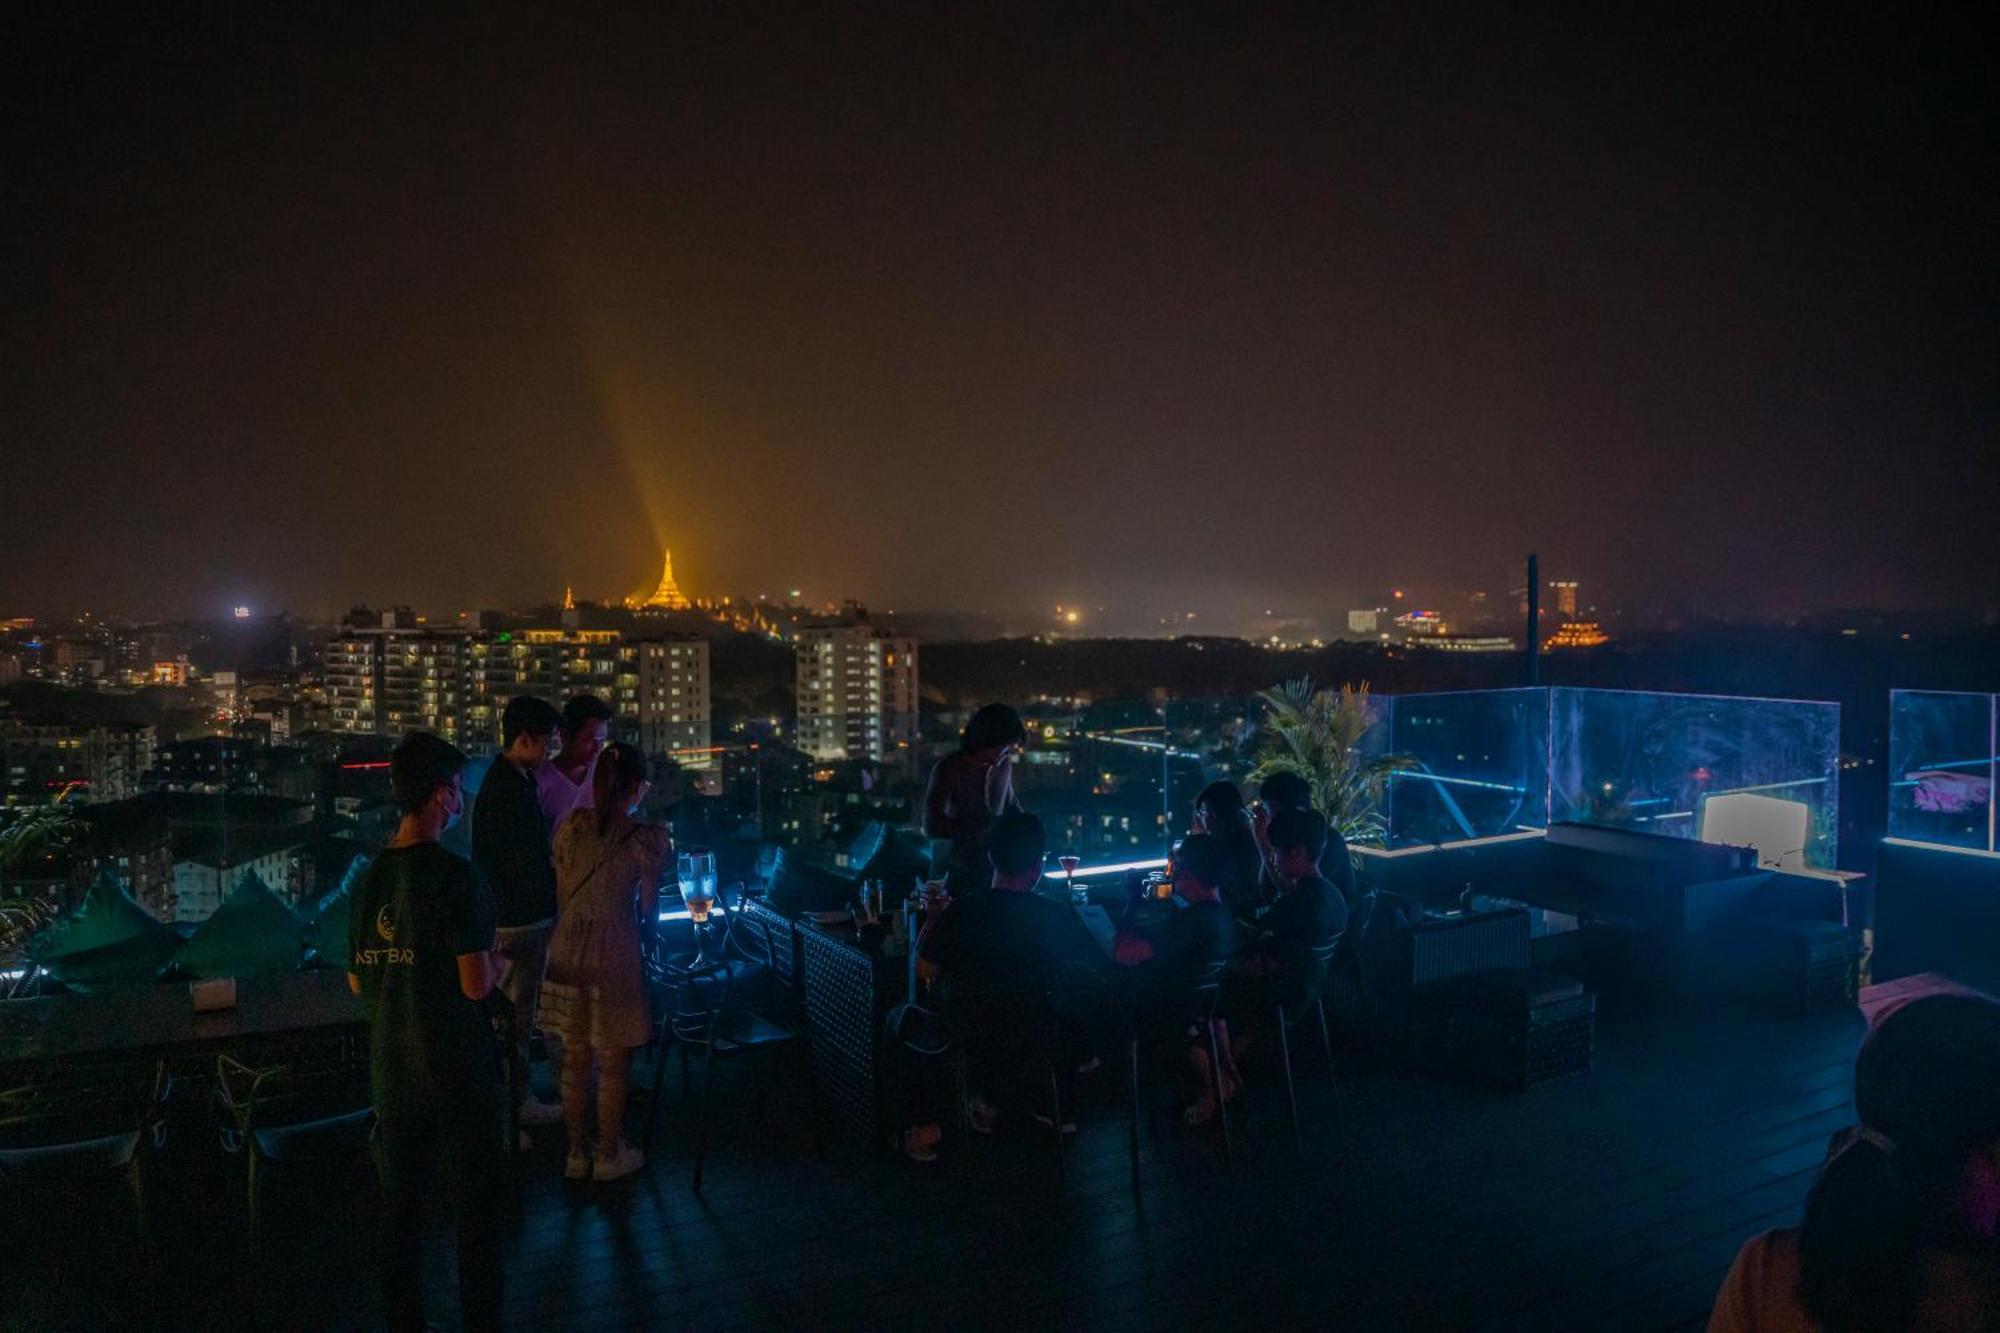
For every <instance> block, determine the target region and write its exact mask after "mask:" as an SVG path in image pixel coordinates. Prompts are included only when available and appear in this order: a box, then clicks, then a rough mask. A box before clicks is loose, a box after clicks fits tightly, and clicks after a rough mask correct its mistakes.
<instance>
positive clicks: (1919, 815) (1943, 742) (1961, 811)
mask: <svg viewBox="0 0 2000 1333" xmlns="http://www.w3.org/2000/svg"><path fill="white" fill-rule="evenodd" d="M1996 700H2000V696H1995V695H1991V694H1957V693H1944V692H1940V691H1933V690H1893V691H1891V692H1890V695H1889V824H1888V826H1889V836H1890V837H1893V838H1904V839H1907V840H1909V841H1912V842H1926V843H1933V844H1936V845H1938V846H1944V847H1963V848H1966V849H1969V850H1972V851H1989V852H1990V851H1994V850H2000V849H1996V847H1995V843H1994V815H1993V784H1994V778H1995V776H1996V773H1995V766H1996V760H1995V757H1994V756H1995V754H1996V752H2000V746H1996V745H1995V744H1994V740H1995V705H1996Z"/></svg>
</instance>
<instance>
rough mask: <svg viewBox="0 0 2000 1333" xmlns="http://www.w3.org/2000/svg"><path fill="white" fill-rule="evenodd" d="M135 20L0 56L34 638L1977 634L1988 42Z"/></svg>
mask: <svg viewBox="0 0 2000 1333" xmlns="http://www.w3.org/2000/svg"><path fill="white" fill-rule="evenodd" d="M136 8H137V7H129V6H120V7H106V8H104V9H102V10H99V11H96V12H93V7H91V6H86V5H81V4H73V5H51V6H46V7H29V6H25V5H21V6H8V7H7V12H6V14H5V16H4V17H0V46H4V48H5V50H6V51H7V53H8V54H6V55H4V56H0V61H4V62H5V63H6V68H4V69H0V74H4V75H5V76H6V78H7V82H8V84H9V85H10V89H11V91H12V92H13V94H14V96H13V98H12V105H13V106H14V108H15V110H14V111H13V112H12V114H10V115H9V117H8V126H9V128H8V129H7V131H6V134H7V138H8V151H7V162H8V166H7V168H6V169H5V170H4V172H0V208H4V218H0V234H4V236H5V237H6V255H7V259H6V266H5V267H6V276H5V278H4V282H5V284H6V286H5V288H4V294H5V306H6V314H5V316H4V328H5V340H4V342H0V353H4V363H5V368H4V370H0V393H4V396H5V409H6V410H5V411H4V412H0V431H4V449H5V451H6V459H7V484H6V486H5V488H4V490H3V491H0V614H19V613H22V612H28V613H40V614H45V615H46V614H58V613H65V612H72V611H75V610H78V609H82V608H91V609H94V610H99V611H123V612H137V613H144V612H157V613H161V614H188V613H212V612H214V611H216V610H219V609H220V608H223V607H226V606H228V605H230V604H232V603H235V602H249V603H252V604H253V605H256V606H258V607H260V608H263V609H276V608H279V607H289V608H291V609H292V610H294V611H295V612H324V611H329V610H334V609H338V608H341V607H344V606H346V605H348V604H349V603H351V602H353V601H356V600H367V601H371V602H376V603H383V602H394V601H407V602H413V603H416V604H418V605H419V606H421V607H425V608H428V609H431V610H433V611H443V612H448V611H453V610H458V609H462V608H467V607H477V606H495V605H509V604H521V603H527V602H532V601H537V600H546V599H549V598H553V597H555V596H557V595H559V593H560V590H561V588H562V585H564V584H565V583H570V584H574V585H575V586H576V588H577V590H578V592H579V594H580V595H613V594H617V595H622V594H624V593H627V592H630V591H633V590H635V589H637V588H639V587H640V586H641V585H644V584H648V583H650V581H651V579H652V578H653V577H654V576H655V571H656V560H657V550H658V548H659V546H660V545H661V544H662V543H669V544H671V545H672V547H673V550H674V554H675V560H676V564H677V566H678V567H679V572H680V574H681V578H682V583H683V586H684V587H686V588H688V589H689V590H690V591H692V592H712V593H720V592H744V593H752V594H754V593H758V592H771V593H779V592H783V591H785V590H787V589H789V588H794V587H797V588H802V589H804V590H805V592H806V593H807V595H808V596H809V597H812V598H826V597H836V596H841V595H858V596H861V597H864V598H866V599H868V600H869V601H870V602H871V603H873V604H875V605H877V606H892V607H897V608H899V609H901V608H910V609H916V608H948V607H949V608H966V609H978V608H986V609H992V610H999V609H1002V608H1018V607H1041V606H1052V605H1053V604H1054V603H1056V602H1058V601H1064V602H1077V601H1081V602H1083V603H1085V604H1086V605H1091V606H1095V605H1098V604H1103V605H1105V606H1106V607H1108V608H1109V610H1108V611H1107V612H1105V613H1104V614H1103V615H1102V616H1100V617H1096V619H1097V626H1096V627H1097V628H1100V629H1105V630H1111V629H1119V628H1136V627H1137V626H1138V625H1139V624H1140V623H1143V621H1144V619H1145V618H1146V617H1148V616H1153V615H1156V614H1158V613H1159V612H1161V611H1163V610H1168V609H1179V608H1188V609H1199V610H1200V612H1201V613H1202V615H1203V617H1204V619H1203V622H1202V623H1203V624H1204V625H1205V626H1207V625H1213V626H1215V627H1217V628H1221V627H1223V626H1224V625H1225V624H1227V623H1228V622H1229V619H1230V617H1231V616H1237V615H1240V614H1241V613H1244V612H1247V611H1261V610H1263V609H1264V608H1265V607H1273V608H1278V609H1284V610H1290V611H1296V612H1301V613H1306V614H1322V615H1324V614H1330V613H1335V612H1338V611H1339V610H1341V609H1343V608H1345V607H1346V606H1348V605H1358V604H1361V599H1364V598H1367V599H1372V598H1374V597H1376V596H1378V595H1379V594H1380V591H1381V590H1382V589H1383V588H1385V587H1387V586H1390V585H1392V584H1393V585H1408V586H1411V587H1414V588H1421V589H1425V590H1433V591H1440V592H1441V591H1444V590H1447V589H1458V588H1466V587H1489V588H1493V589H1495V590H1504V589H1505V588H1506V586H1507V585H1508V580H1509V579H1510V577H1512V576H1513V565H1514V562H1515V560H1516V559H1517V557H1518V556H1520V555H1521V554H1523V553H1525V552H1526V551H1527V550H1529V549H1531V548H1538V549H1539V550H1540V551H1541V553H1542V556H1543V569H1544V572H1545V574H1546V575H1547V576H1549V577H1574V578H1578V579H1580V580H1582V581H1583V582H1584V584H1585V591H1586V599H1587V600H1593V601H1595V600H1604V601H1608V602H1614V603H1617V604H1620V605H1624V606H1626V607H1628V608H1634V609H1638V608H1643V607H1645V606H1647V605H1649V604H1651V603H1653V602H1656V601H1658V600H1659V599H1661V598H1673V599H1675V600H1677V601H1692V602H1695V603H1697V604H1699V605H1703V606H1708V607H1713V608H1724V607H1728V608H1733V609H1737V610H1750V611H1756V612H1772V613H1785V612H1789V611H1793V610H1796V609H1802V608H1823V607H1832V606H1849V605H1857V604H1872V605H1881V606H1929V605H1938V604H1945V603H1952V602H1965V601H1971V602H1980V601H1990V600H1991V599H1992V598H1993V588H1994V569H1995V565H1996V555H2000V539H1996V537H1995V535H1994V532H1995V527H1996V517H2000V481H1996V477H2000V467H1996V466H1995V465H1994V463H1993V462H1992V461H1991V455H1993V454H1994V453H1995V452H1996V451H1995V444H1996V429H1995V427H1996V403H2000V336H1996V327H2000V326H1996V321H1995V312H1996V305H2000V303H1996V295H2000V293H1997V292H1996V285H2000V284H1996V278H1995V275H1996V266H1995V261H1994V249H1995V238H1996V237H1997V236H2000V208H1996V202H1995V192H1994V191H1993V188H1992V182H1993V178H1994V171H1993V164H1994V156H1993V146H1994V143H1995V128H1996V125H1995V120H1996V117H1995V97H1994V93H1993V85H1994V80H1993V78H1992V75H1991V70H1990V65H1989V56H1990V51H1991V48H1990V46H1989V45H1988V44H1987V43H1986V41H1985V40H1984V39H1983V37H1982V36H1981V35H1980V34H1979V33H1977V32H1976V31H1975V30H1974V29H1972V28H1971V27H1969V26H1968V27H1964V28H1954V27H1953V26H1951V25H1952V24H1954V23H1959V22H1964V23H1966V24H1970V23H1971V22H1973V21H1974V18H1973V11H1974V10H1975V8H1976V7H1972V6H1963V7H1955V8H1957V9H1962V10H1963V11H1965V15H1966V17H1965V18H1964V19H1963V20H1960V19H1955V18H1954V19H1946V18H1940V17H1936V16H1933V17H1912V16H1910V15H1909V14H1906V13H1903V12H1901V9H1902V7H1891V6H1881V7H1876V8H1877V12H1876V13H1874V14H1873V15H1872V16H1870V17H1865V18H1861V19H1855V18H1848V17H1842V18H1837V19H1836V18H1831V17H1829V12H1828V11H1826V10H1825V9H1823V8H1801V9H1800V10H1799V11H1798V13H1797V14H1796V15H1795V16H1794V17H1792V18H1790V19H1770V18H1760V17H1750V16H1745V15H1742V14H1738V13H1734V12H1732V10H1733V9H1734V8H1735V7H1718V8H1717V10H1716V12H1715V13H1714V14H1712V15H1710V16H1708V17H1706V18H1699V17H1696V16H1695V15H1694V14H1693V12H1692V10H1690V9H1688V8H1687V7H1681V6H1675V7H1659V9H1658V12H1656V14H1655V15H1654V17H1652V18H1651V19H1640V18H1634V17H1633V16H1630V15H1625V14H1608V13H1590V12H1573V13H1571V14H1569V15H1567V16H1565V17H1563V18H1561V19H1553V18H1551V19H1534V18H1521V17H1518V16H1505V15H1502V14H1500V13H1499V12H1498V11H1499V10H1500V9H1502V8H1504V7H1502V6H1483V5H1482V6H1468V7H1466V8H1465V10H1464V11H1463V12H1459V13H1455V14H1446V13H1444V11H1443V10H1441V9H1433V10H1430V11H1429V16H1427V17H1414V16H1411V15H1409V14H1405V13H1403V12H1401V11H1403V10H1405V9H1408V8H1417V7H1406V6H1385V7H1383V10H1382V11H1381V12H1379V13H1377V14H1376V15H1374V16H1372V17H1370V16H1365V15H1363V16H1356V15H1352V14H1348V15H1337V14H1334V13H1331V12H1328V10H1329V8H1330V7H1322V6H1318V5H1310V6H1301V7H1299V8H1298V9H1296V10H1289V9H1269V10H1258V11H1257V12H1256V13H1255V14H1254V15H1253V14H1250V13H1247V12H1242V11H1241V9H1240V8H1239V7H1235V6H1232V7H1229V12H1228V13H1210V14H1207V15H1205V16H1195V15H1194V14H1193V11H1191V10H1184V9H1178V8H1175V9H1172V10H1171V12H1172V13H1173V14H1176V15H1181V16H1182V17H1167V16H1166V15H1167V14H1168V12H1169V8H1170V7H1167V6H1151V5H1141V6H1134V7H1131V8H1130V9H1128V10H1121V11H1120V12H1117V13H1115V14H1108V15H1099V16H1096V17H1081V16H1079V15H1077V14H1074V13H1069V12H1067V8H1068V7H1063V6H1057V7H1051V8H1049V9H1046V10H1031V9H1029V8H1026V7H1017V6H942V7H935V8H937V9H945V10H953V11H956V12H955V13H953V14H952V15H951V16H949V17H943V16H941V15H940V14H938V13H934V12H930V9H931V7H912V8H910V9H909V10H907V11H901V12H892V11H891V10H890V9H888V8H886V7H882V6H869V7H867V8H866V9H865V10H859V11H855V12H848V13H842V12H839V11H838V9H837V7H835V6H832V5H823V4H811V5H802V6H798V7H796V8H775V7H770V6H765V5H757V4H742V5H715V6H706V5H704V6H692V5H691V6H657V7H653V11H654V12H651V13H650V14H647V15H643V16H638V17H630V18H626V19H614V18H611V17H608V16H599V15H595V14H591V15H588V16H585V15H584V13H583V11H581V10H579V11H577V12H575V13H572V12H570V11H569V10H568V8H567V7H552V9H554V8H560V9H561V10H562V12H561V13H559V14H549V13H543V14H539V15H537V14H535V13H534V12H533V11H530V10H526V9H522V10H518V11H516V10H508V9H503V8H497V7H494V8H488V7H478V8H476V9H475V8H467V9H465V10H464V11H462V15H463V16H472V15H475V14H476V15H477V21H473V19H472V18H471V17H466V18H465V21H464V22H463V23H462V24H461V23H460V22H457V21H454V20H451V19H444V18H439V17H436V16H428V17H421V18H419V17H414V16H410V15H403V16H389V14H388V11H387V10H383V11H381V12H378V13H374V14H370V15H366V16H362V15H358V14H356V13H354V12H352V10H351V9H350V8H349V7H344V6H343V7H327V8H326V9H325V10H324V11H322V12H318V13H313V12H310V11H309V10H308V9H307V8H306V7H304V6H291V5H282V6H280V5H240V6H206V7H203V10H204V11H205V15H196V14H192V13H183V14H180V15H178V16H173V17H162V16H158V15H156V16H154V17H152V18H139V17H137V16H136V15H135V13H134V12H133V11H134V10H135V9H136ZM161 8H165V7H161ZM188 8H189V9H190V10H192V8H193V7H188ZM1579 8H1580V7H1579ZM1605 8H1624V7H1605ZM1760 8H1761V7H1760ZM280 11H283V12H280ZM1941 12H1943V11H1941ZM1864 24H1865V25H1872V26H1862V25H1864Z"/></svg>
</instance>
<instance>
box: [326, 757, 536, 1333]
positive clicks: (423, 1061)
mask: <svg viewBox="0 0 2000 1333" xmlns="http://www.w3.org/2000/svg"><path fill="white" fill-rule="evenodd" d="M464 767H465V756H464V755H463V754H461V753H460V752H459V751H458V750H457V749H456V748H455V747H453V746H452V745H450V744H448V743H447V742H445V741H444V740H442V739H440V738H439V737H437V736H433V735H431V734H430V733H429V732H421V731H416V732H411V733H410V734H409V735H407V736H405V737H404V738H403V740H402V742H401V743H400V744H398V745H397V746H396V749H395V752H394V754H393V755H392V756H391V757H390V760H389V783H390V786H391V788H392V789H393V790H394V792H395V795H396V804H397V806H398V808H399V809H400V810H401V811H402V820H401V822H400V823H399V824H398V825H397V828H396V833H395V836H394V837H393V838H392V839H390V841H389V845H388V846H387V847H386V848H384V849H383V851H382V852H381V854H380V855H378V856H377V857H376V858H375V862H374V864H373V865H371V866H370V867H369V868H368V872H367V875H366V876H365V877H364V878H363V879H362V881H361V883H360V885H359V887H358V889H357V890H356V892H355V895H354V903H353V914H352V916H351V918H350V923H349V926H348V941H347V944H348V971H347V984H348V985H349V987H351V988H352V989H353V990H354V992H355V994H357V995H359V996H360V997H361V999H362V1003H363V1007H364V1008H365V1009H366V1011H367V1015H368V1038H369V1086H370V1090H371V1095H372V1099H373V1101H374V1104H375V1115H376V1141H377V1146H378V1149H379V1154H380V1162H381V1171H382V1189H383V1193H384V1195H385V1199H384V1203H383V1211H382V1252H383V1257H384V1262H385V1271H384V1275H383V1304H384V1315H385V1318H384V1322H385V1323H386V1324H387V1325H388V1326H389V1327H390V1328H394V1329H410V1330H417V1329H422V1328H423V1327H424V1326H425V1325H424V1298H423V1234H424V1227H423V1220H424V1218H423V1214H424V1201H425V1199H426V1197H427V1196H429V1195H430V1194H431V1193H432V1191H433V1181H434V1178H435V1177H436V1176H440V1175H441V1176H442V1177H443V1182H444V1188H445V1192H446V1194H447V1195H448V1197H449V1198H450V1199H451V1202H452V1205H453V1208H454V1210H455V1212H456V1213H457V1222H458V1284H459V1304H460V1307H461V1318H462V1322H463V1326H464V1327H465V1328H466V1329H468V1330H473V1331H474V1333H480V1331H483V1330H487V1329H498V1328H499V1327H500V1310H501V1290H502V1285H503V1274H502V1268H501V1231H500V1227H501V1219H502V1218H503V1217H504V1216H505V1199H504V1198H503V1197H502V1195H501V1190H500V1185H501V1182H502V1181H503V1180H504V1179H505V1178H506V1177H505V1166H506V1155H505V1137H504V1136H505V1124H506V1121H505V1116H504V1111H505V1108H506V1102H505V1100H504V1096H505V1094H504V1092H503V1089H502V1087H501V1081H500V1068H499V1060H498V1058H497V1056H496V1053H495V1050H494V1041H493V1030H492V1027H491V1026H490V1024H489V1023H488V1022H487V1019H486V1016H485V1014H484V1013H482V1012H481V1009H480V1005H481V1002H483V1001H484V1000H485V999H486V997H487V996H488V995H490V994H491V993H492V990H493V986H494V981H495V979H496V977H497V976H498V974H499V973H500V972H501V971H502V970H503V969H504V967H505V962H504V960H503V959H502V958H501V957H500V956H499V954H497V953H496V952H494V950H493V942H494V924H493V922H494V908H493V900H492V896H491V895H490V894H489V893H488V892H487V889H486V885H485V882H484V880H483V877H482V876H481V875H480V873H479V872H478V871H477V870H476V869H475V868H474V867H473V866H472V865H470V864H469V863H467V862H466V861H465V860H464V859H463V858H462V857H458V856H455V855H453V854H452V853H450V852H448V851H446V850H445V849H444V848H442V847H440V846H439V845H438V839H439V837H440V836H441V835H442V834H443V833H444V831H445V830H446V829H447V828H449V827H450V826H451V825H452V824H453V823H454V822H455V821H456V820H457V819H458V817H459V815H460V814H461V812H462V811H463V810H464V808H465V795H464V792H463V790H462V788H461V786H460V774H461V772H462V771H463V769H464Z"/></svg>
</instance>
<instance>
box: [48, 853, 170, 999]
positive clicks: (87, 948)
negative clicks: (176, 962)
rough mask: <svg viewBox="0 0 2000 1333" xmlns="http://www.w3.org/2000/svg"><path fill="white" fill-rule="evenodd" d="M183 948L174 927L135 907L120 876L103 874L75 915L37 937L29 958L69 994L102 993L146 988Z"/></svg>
mask: <svg viewBox="0 0 2000 1333" xmlns="http://www.w3.org/2000/svg"><path fill="white" fill-rule="evenodd" d="M180 947H181V937H180V935H179V934H177V933H176V932H175V930H174V928H173V927H172V926H169V925H167V924H165V923H164V922H162V921H158V920H156V919H154V917H153V916H152V915H151V914H150V913H148V912H147V911H146V909H145V908H143V907H141V906H139V904H138V903H136V902H134V901H133V899H132V895H131V894H129V893H127V892H126V891H125V886H124V885H122V884H120V883H119V882H118V877H117V876H116V875H114V874H112V873H111V872H110V871H109V870H100V871H98V872H97V878H96V879H94V880H92V881H91V884H90V891H89V892H88V893H86V894H85V895H84V898H83V901H82V902H81V903H79V904H77V907H76V910H75V911H73V912H70V913H68V914H67V915H65V916H63V917H61V918H59V919H58V920H57V921H56V922H55V924H54V925H51V926H50V927H49V928H48V929H47V930H45V931H43V932H42V933H41V934H40V935H38V936H36V937H35V939H34V942H33V943H32V944H30V945H29V946H28V957H29V958H30V959H31V960H32V961H33V962H35V963H36V964H37V965H39V966H40V967H41V968H42V969H43V970H45V971H46V972H47V973H48V974H49V975H50V976H51V977H53V978H55V979H56V980H57V981H59V982H61V983H62V984H63V985H65V986H67V987H69V988H70V989H71V990H77V991H101V990H116V989H118V988H120V987H122V986H142V985H145V984H146V983H148V982H150V981H152V980H153V979H154V978H156V977H158V976H159V974H160V969H162V968H164V967H165V966H166V965H167V962H168V960H169V959H171V958H172V957H173V956H174V951H175V950H177V949H179V948H180Z"/></svg>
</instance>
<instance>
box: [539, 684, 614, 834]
mask: <svg viewBox="0 0 2000 1333" xmlns="http://www.w3.org/2000/svg"><path fill="white" fill-rule="evenodd" d="M611 717H612V714H611V705H610V704H607V703H605V702H604V700H602V699H600V698H598V697H597V696H596V695H594V694H575V695H571V696H570V697H569V698H568V699H566V700H564V701H563V706H562V714H561V724H562V744H561V746H560V747H559V752H558V753H557V754H556V755H555V756H554V757H553V758H552V759H551V760H550V761H549V762H548V763H546V764H543V765H542V766H541V768H539V769H537V770H536V772H535V786H536V790H537V793H538V794H539V796H540V799H541V803H542V816H543V818H545V819H546V820H547V821H548V826H549V836H550V837H554V836H555V831H556V830H557V829H559V828H561V827H562V823H563V821H564V820H565V819H568V818H569V816H570V812H571V811H572V810H587V809H589V808H590V803H591V800H592V799H593V788H594V786H595V784H594V783H593V782H592V781H591V772H592V768H593V766H594V765H595V764H596V763H597V756H598V754H599V753H600V752H602V751H603V749H604V747H605V745H606V744H607V743H608V742H609V741H610V739H611Z"/></svg>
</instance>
